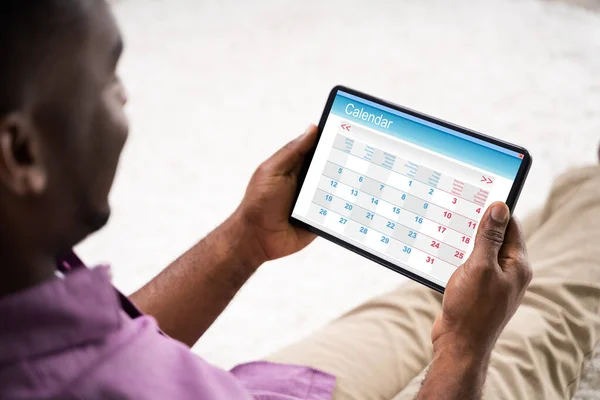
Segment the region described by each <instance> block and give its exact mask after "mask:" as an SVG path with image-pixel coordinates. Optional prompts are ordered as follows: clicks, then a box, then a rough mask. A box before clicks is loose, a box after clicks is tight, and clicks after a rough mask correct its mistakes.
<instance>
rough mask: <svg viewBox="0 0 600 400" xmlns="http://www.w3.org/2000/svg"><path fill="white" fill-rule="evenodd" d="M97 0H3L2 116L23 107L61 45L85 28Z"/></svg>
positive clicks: (0, 17) (0, 39)
mask: <svg viewBox="0 0 600 400" xmlns="http://www.w3.org/2000/svg"><path fill="white" fill-rule="evenodd" d="M93 1H94V0H0V55H1V57H2V62H1V63H0V115H5V114H7V113H9V112H11V111H14V110H16V109H19V108H21V107H22V106H23V103H24V101H25V100H26V98H27V96H28V95H29V94H30V93H31V92H32V91H35V85H36V84H37V83H38V82H37V78H38V76H39V75H40V72H41V71H43V68H45V67H46V68H47V67H48V64H47V61H48V60H49V59H50V58H51V57H52V56H53V55H55V56H56V57H60V54H56V53H55V52H56V51H57V49H59V47H60V46H59V45H60V44H61V43H63V42H64V41H66V40H68V38H69V37H75V36H76V35H78V33H80V32H81V29H82V18H81V17H82V15H84V8H85V6H86V5H89V4H90V3H91V2H93Z"/></svg>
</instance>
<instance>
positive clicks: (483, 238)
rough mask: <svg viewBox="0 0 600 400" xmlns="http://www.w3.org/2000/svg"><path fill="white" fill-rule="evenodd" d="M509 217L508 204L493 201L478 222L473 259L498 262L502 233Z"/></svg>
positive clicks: (502, 240)
mask: <svg viewBox="0 0 600 400" xmlns="http://www.w3.org/2000/svg"><path fill="white" fill-rule="evenodd" d="M509 219H510V211H509V209H508V206H507V205H506V204H504V203H502V202H496V203H493V204H492V205H491V206H490V207H489V208H488V209H487V211H486V212H485V214H484V215H483V217H482V218H481V222H480V223H479V229H478V231H477V236H476V237H475V247H474V249H473V255H472V257H474V258H475V259H479V260H487V261H488V262H494V263H497V262H498V253H499V252H500V248H502V243H504V233H505V232H506V227H507V225H508V220H509Z"/></svg>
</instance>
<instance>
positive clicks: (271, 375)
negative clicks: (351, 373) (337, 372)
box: [231, 361, 335, 400]
mask: <svg viewBox="0 0 600 400" xmlns="http://www.w3.org/2000/svg"><path fill="white" fill-rule="evenodd" d="M231 373H232V374H233V375H234V376H235V377H236V378H237V379H238V380H239V382H240V383H241V384H242V386H244V387H245V388H246V389H247V390H248V391H249V392H250V393H251V394H252V395H253V396H254V398H255V399H256V400H296V399H298V400H300V399H302V400H331V399H332V397H333V391H334V389H335V377H334V376H333V375H330V374H327V373H325V372H322V371H318V370H316V369H313V368H309V367H304V366H299V365H289V364H276V363H270V362H266V361H258V362H252V363H247V364H242V365H238V366H237V367H235V368H233V369H232V370H231Z"/></svg>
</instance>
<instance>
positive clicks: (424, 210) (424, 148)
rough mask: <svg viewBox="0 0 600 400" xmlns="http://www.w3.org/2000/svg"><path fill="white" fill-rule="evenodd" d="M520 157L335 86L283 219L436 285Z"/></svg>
mask: <svg viewBox="0 0 600 400" xmlns="http://www.w3.org/2000/svg"><path fill="white" fill-rule="evenodd" d="M522 158H523V155H522V154H519V153H517V152H514V151H512V150H508V149H506V148H503V147H500V146H497V145H495V144H492V143H489V142H486V141H483V140H480V139H477V138H473V137H471V136H469V135H466V134H463V133H461V132H459V131H455V130H452V129H450V128H447V127H445V126H441V125H437V124H435V123H432V122H430V121H428V120H425V119H421V118H419V117H415V116H413V115H411V114H407V113H403V112H400V111H397V110H395V109H392V108H389V107H386V106H383V105H380V104H378V103H375V102H371V101H369V100H366V99H363V98H360V97H357V96H355V95H353V94H350V93H346V92H343V91H341V90H338V92H337V95H336V97H335V99H334V102H333V105H332V106H331V110H330V113H329V115H328V116H327V120H326V122H325V126H324V129H323V132H322V134H321V137H320V140H319V143H318V145H317V148H316V151H315V154H314V157H313V159H312V162H311V164H310V167H309V169H308V172H307V175H306V178H305V180H304V183H303V185H302V188H301V190H300V194H299V196H298V199H297V201H296V204H295V206H294V209H293V212H292V216H293V217H294V218H296V219H298V220H301V221H303V222H305V223H307V224H309V225H312V226H314V227H316V228H318V229H319V230H322V231H324V232H326V233H328V234H330V235H333V236H335V237H337V238H339V239H342V240H344V241H346V242H349V243H350V244H352V245H354V246H356V247H358V248H360V249H362V250H365V251H368V252H370V253H372V254H373V255H375V256H377V257H379V258H381V259H383V260H386V261H388V262H390V263H392V264H395V265H398V266H399V267H401V268H403V269H406V270H407V271H409V272H412V273H414V274H417V275H419V276H421V277H424V278H426V279H428V280H430V281H432V282H434V283H436V284H437V285H440V286H442V287H445V286H446V284H447V282H448V279H449V278H450V276H451V275H452V273H453V272H454V271H455V270H456V268H457V267H458V266H460V265H461V264H462V263H463V262H464V261H466V259H467V258H468V257H469V255H470V254H471V251H472V250H473V244H474V237H475V234H476V232H477V228H478V225H479V221H480V219H481V217H482V215H483V213H484V212H485V210H486V208H487V207H488V206H489V205H490V204H491V203H493V202H495V201H506V199H507V197H508V195H509V192H510V190H511V188H512V185H513V182H514V180H515V178H516V176H517V173H518V171H519V168H520V166H521V163H522Z"/></svg>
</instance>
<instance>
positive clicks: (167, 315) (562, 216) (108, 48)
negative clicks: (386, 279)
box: [0, 0, 600, 400]
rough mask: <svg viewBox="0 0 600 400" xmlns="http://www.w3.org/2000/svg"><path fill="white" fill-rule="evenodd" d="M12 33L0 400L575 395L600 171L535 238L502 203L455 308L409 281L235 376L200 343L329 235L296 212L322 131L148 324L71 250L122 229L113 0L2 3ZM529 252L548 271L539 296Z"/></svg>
mask: <svg viewBox="0 0 600 400" xmlns="http://www.w3.org/2000/svg"><path fill="white" fill-rule="evenodd" d="M0 35H1V36H0V37H1V42H0V46H2V47H1V52H2V53H1V54H2V55H3V60H4V62H3V63H1V64H0V79H2V85H1V86H0V88H1V89H0V90H1V93H0V255H1V257H2V266H1V267H0V273H1V277H0V398H2V399H38V398H53V399H105V398H109V399H111V398H115V399H123V398H131V399H183V400H185V399H208V400H211V399H253V398H254V399H268V400H283V399H288V400H293V399H315V400H316V399H319V400H324V399H332V398H333V399H347V398H350V399H392V398H394V399H403V398H413V397H415V396H418V398H420V399H439V398H446V399H471V398H473V399H476V398H480V397H481V395H482V393H483V392H484V391H485V393H486V394H487V395H489V396H490V397H492V398H544V399H551V398H562V397H565V396H567V395H570V394H572V393H573V390H574V388H575V387H576V383H577V377H578V376H579V372H580V368H581V363H582V362H583V361H584V359H585V356H586V355H587V354H588V353H589V352H590V351H591V349H592V348H593V346H594V344H595V343H596V342H597V340H598V332H599V331H600V318H599V314H600V313H598V310H599V304H600V303H599V299H600V284H599V282H600V266H599V265H598V262H597V260H598V259H600V254H599V250H598V248H597V246H595V245H594V246H592V245H586V244H585V243H595V242H594V241H595V240H596V238H599V237H600V230H599V228H598V227H597V226H596V225H597V224H595V223H594V218H597V216H598V215H599V214H600V203H599V199H600V190H599V187H600V185H598V183H600V182H599V181H600V178H599V177H600V174H599V173H598V172H600V170H599V169H598V168H597V167H594V168H588V169H583V170H578V171H574V172H572V173H571V175H569V176H567V177H565V178H563V179H562V180H561V181H559V182H558V183H557V186H556V189H555V191H554V193H553V195H552V196H551V198H550V201H549V202H548V204H547V205H546V207H545V208H544V210H543V212H542V213H541V214H539V215H537V216H536V217H535V219H531V220H529V221H528V224H526V229H525V234H523V233H522V231H521V228H520V225H519V223H518V222H517V221H516V220H514V219H510V217H509V212H508V209H507V207H506V206H505V205H503V204H499V203H496V204H493V205H492V206H490V208H489V209H488V211H487V212H486V213H485V215H484V217H483V219H482V222H481V224H480V228H479V231H478V234H477V238H476V244H475V249H474V252H473V255H472V256H471V257H470V258H469V260H468V261H467V262H466V263H465V264H464V265H463V266H461V267H460V268H459V269H458V270H457V271H456V273H455V274H454V275H453V277H452V279H451V281H450V282H449V284H448V288H447V291H446V294H445V296H444V298H443V301H441V297H440V296H438V295H437V294H435V293H434V292H432V291H430V290H429V289H427V288H424V287H421V286H418V285H416V284H408V285H405V286H403V287H401V288H400V289H398V290H397V291H395V292H393V293H390V294H388V295H385V296H382V297H380V298H378V299H375V300H373V301H371V302H369V303H367V304H365V305H363V306H361V307H359V308H358V309H356V310H354V311H352V312H351V313H349V314H347V315H345V316H343V317H342V318H340V319H339V320H337V321H334V322H333V323H331V324H330V325H328V326H326V327H325V328H323V330H321V331H320V332H317V333H315V334H314V335H313V336H311V337H310V338H308V339H306V340H305V341H304V342H301V343H298V344H296V345H293V346H291V347H289V348H287V349H284V350H282V351H281V352H279V353H277V354H275V355H272V356H271V357H269V360H270V361H269V362H267V361H261V362H256V363H250V364H245V365H241V366H238V367H236V368H234V369H233V370H232V371H231V372H226V371H222V370H219V369H217V368H215V367H212V366H210V365H209V364H207V363H206V362H204V361H203V360H201V359H200V358H198V357H196V356H195V355H193V354H192V353H191V352H190V351H189V348H188V347H187V346H191V345H192V344H193V343H195V342H196V341H197V340H198V338H199V337H200V336H201V335H202V334H203V333H204V332H205V330H206V329H207V328H208V327H209V326H210V325H211V324H212V322H213V321H214V320H215V318H216V317H217V316H218V315H219V314H220V313H221V311H222V310H223V309H224V308H225V306H226V305H227V304H228V302H229V301H230V300H231V298H232V297H233V296H234V295H235V293H236V292H237V290H238V289H239V288H240V287H241V286H242V285H243V284H244V282H245V281H246V280H247V279H248V278H249V277H250V276H251V275H252V273H253V272H254V271H255V270H256V269H257V268H258V267H259V266H260V265H261V264H262V263H264V262H265V261H267V260H273V259H277V258H280V257H284V256H286V255H288V254H291V253H293V252H296V251H298V250H300V249H302V248H303V247H305V246H306V245H308V244H309V243H310V242H311V241H312V240H313V239H314V236H313V235H312V234H310V233H308V232H305V231H302V230H299V229H296V228H294V227H292V226H290V225H289V224H288V214H289V212H290V207H291V202H292V198H293V196H294V193H295V188H296V182H297V174H298V170H299V167H300V165H301V163H302V160H303V156H304V154H306V152H307V151H308V150H309V149H310V148H311V147H312V146H313V145H314V143H315V138H316V128H315V127H314V126H311V127H309V128H308V129H307V131H306V133H305V134H304V135H303V136H301V137H299V138H298V139H296V140H295V141H293V142H291V143H289V144H288V145H287V146H285V147H284V148H283V149H281V150H280V151H278V152H277V153H276V154H275V155H273V156H272V157H271V158H270V159H269V160H267V161H265V162H264V163H263V164H262V165H261V166H260V167H259V168H258V169H257V171H256V172H255V174H254V176H253V177H252V179H251V181H250V184H249V185H248V189H247V192H246V196H245V198H244V200H243V201H242V203H241V204H240V206H239V208H238V209H237V210H236V211H235V212H234V213H233V214H232V216H231V217H230V218H229V219H228V220H227V221H225V222H224V223H223V224H222V225H221V226H220V227H218V228H217V229H216V230H215V231H214V232H212V233H211V234H210V235H209V236H207V237H206V238H205V239H204V240H202V241H201V242H199V243H198V244H197V245H196V246H194V247H193V248H192V249H190V250H189V251H188V252H187V253H185V254H184V255H183V256H181V257H180V258H179V259H178V260H177V261H175V262H174V263H173V264H172V265H171V266H169V267H168V268H167V269H165V270H164V272H162V273H161V274H160V275H159V276H157V277H156V278H155V279H154V280H152V281H151V282H150V283H148V285H146V286H145V287H143V288H142V289H140V290H139V291H138V292H137V293H135V294H134V295H133V296H132V300H133V301H134V302H135V304H136V305H137V306H138V307H139V308H140V309H141V310H143V311H144V312H145V313H147V314H148V315H152V316H153V317H149V316H142V315H140V313H139V312H138V311H137V309H136V308H135V307H134V306H133V305H132V304H131V303H130V302H129V301H128V300H127V299H126V298H125V297H123V296H119V295H118V294H117V292H116V291H115V290H114V289H113V288H112V286H111V285H110V282H109V278H108V273H107V270H106V267H97V268H94V269H87V268H85V267H83V266H82V265H81V264H80V262H79V260H77V258H76V257H75V256H74V255H73V254H72V253H71V250H70V249H71V248H72V247H73V246H74V245H75V244H77V243H78V242H79V241H81V240H82V239H84V238H85V237H86V236H87V235H88V234H90V233H91V232H94V231H95V230H97V229H99V228H100V227H102V226H103V225H104V223H105V222H106V221H107V219H108V216H109V212H110V208H109V206H108V200H107V198H108V193H109V190H110V187H111V184H112V180H113V177H114V173H115V170H116V166H117V161H118V157H119V154H120V152H121V149H122V147H123V145H124V142H125V138H126V135H127V124H126V121H125V116H124V113H123V106H124V104H125V96H124V93H123V88H122V85H121V83H120V81H119V79H118V77H117V74H116V66H117V61H118V59H119V55H120V52H121V48H122V45H121V39H120V36H119V32H118V30H117V28H116V26H115V22H114V20H113V18H112V16H111V14H110V11H109V9H108V7H107V5H106V3H105V2H104V0H3V2H2V3H0ZM525 240H528V241H529V243H528V244H529V247H530V252H531V259H532V260H533V261H534V264H536V265H535V267H536V275H537V276H536V280H534V282H533V283H532V285H531V288H530V290H529V291H528V292H527V293H525V289H526V288H527V286H528V284H529V281H530V279H531V270H530V269H529V265H528V262H527V256H526V252H525V243H524V242H525ZM586 246H587V247H586ZM57 269H58V271H57ZM524 296H525V304H524V306H523V307H522V308H521V309H520V310H519V312H518V313H517V315H516V316H515V318H514V319H513V320H512V321H511V322H510V323H509V324H508V325H507V323H508V321H509V319H510V318H511V316H512V315H513V314H514V313H515V311H516V310H517V307H518V305H519V304H520V303H521V300H522V299H523V297H524ZM156 321H158V325H157V323H156ZM159 326H160V328H161V329H162V331H163V332H165V333H164V334H163V333H162V332H161V331H160V330H159V328H158V327H159ZM505 326H507V327H506V329H505V330H504V333H502V335H501V332H502V331H503V329H504V327H505ZM167 335H169V336H170V337H169V336H167ZM186 345H187V346H186ZM486 376H487V385H486V387H485V389H484V381H485V380H486Z"/></svg>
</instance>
